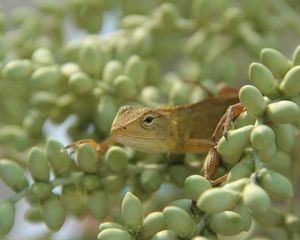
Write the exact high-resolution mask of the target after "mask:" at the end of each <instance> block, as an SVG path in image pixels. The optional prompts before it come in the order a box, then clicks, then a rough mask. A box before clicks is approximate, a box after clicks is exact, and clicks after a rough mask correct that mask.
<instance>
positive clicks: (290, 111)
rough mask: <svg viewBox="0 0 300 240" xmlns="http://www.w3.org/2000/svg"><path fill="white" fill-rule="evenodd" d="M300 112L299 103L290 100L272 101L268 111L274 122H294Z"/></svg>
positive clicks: (269, 117) (268, 115) (270, 118)
mask: <svg viewBox="0 0 300 240" xmlns="http://www.w3.org/2000/svg"><path fill="white" fill-rule="evenodd" d="M299 112H300V109H299V107H298V105H297V104H296V103H294V102H292V101H288V100H282V101H278V102H274V103H270V104H269V105H268V107H267V111H266V113H267V117H268V119H269V120H270V121H271V122H272V123H293V122H295V121H296V119H297V117H298V115H299Z"/></svg>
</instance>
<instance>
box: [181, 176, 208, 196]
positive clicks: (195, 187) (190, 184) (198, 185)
mask: <svg viewBox="0 0 300 240" xmlns="http://www.w3.org/2000/svg"><path fill="white" fill-rule="evenodd" d="M210 188H211V184H210V183H209V181H208V180H207V179H206V178H205V177H202V176H200V175H192V176H189V177H187V178H186V179H185V181H184V191H185V193H186V194H187V196H188V198H190V199H192V200H195V201H196V200H197V199H198V198H199V197H200V195H201V194H202V193H204V192H205V191H206V190H208V189H210Z"/></svg>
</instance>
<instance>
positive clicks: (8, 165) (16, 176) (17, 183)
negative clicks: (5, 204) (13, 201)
mask: <svg viewBox="0 0 300 240" xmlns="http://www.w3.org/2000/svg"><path fill="white" fill-rule="evenodd" d="M0 177H1V179H2V180H3V182H5V184H6V185H7V186H9V187H10V188H12V189H13V190H14V191H15V192H19V191H21V190H22V189H24V188H26V187H27V186H28V180H27V178H26V177H25V174H24V171H23V169H22V168H21V167H20V166H19V165H18V164H16V163H15V162H13V161H11V160H7V159H0Z"/></svg>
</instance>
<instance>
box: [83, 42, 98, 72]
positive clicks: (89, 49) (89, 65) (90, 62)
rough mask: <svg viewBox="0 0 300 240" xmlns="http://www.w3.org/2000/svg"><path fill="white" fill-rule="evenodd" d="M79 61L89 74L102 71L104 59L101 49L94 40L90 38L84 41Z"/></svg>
mask: <svg viewBox="0 0 300 240" xmlns="http://www.w3.org/2000/svg"><path fill="white" fill-rule="evenodd" d="M78 63H79V65H80V67H81V69H82V70H83V71H84V72H86V73H87V74H90V75H97V74H98V73H99V72H100V70H101V67H102V65H103V59H101V56H100V51H99V49H97V46H96V44H95V43H94V41H92V40H88V41H86V42H84V43H83V45H82V47H81V49H80V51H79V55H78Z"/></svg>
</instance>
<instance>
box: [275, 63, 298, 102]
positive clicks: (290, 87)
mask: <svg viewBox="0 0 300 240" xmlns="http://www.w3.org/2000/svg"><path fill="white" fill-rule="evenodd" d="M299 78H300V66H296V67H293V68H292V69H291V70H289V71H288V72H287V74H286V75H285V76H284V79H283V80H282V82H281V83H280V86H279V88H280V90H281V91H282V92H283V93H284V94H285V95H286V96H288V97H294V96H297V95H298V94H299V93H300V81H299Z"/></svg>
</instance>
